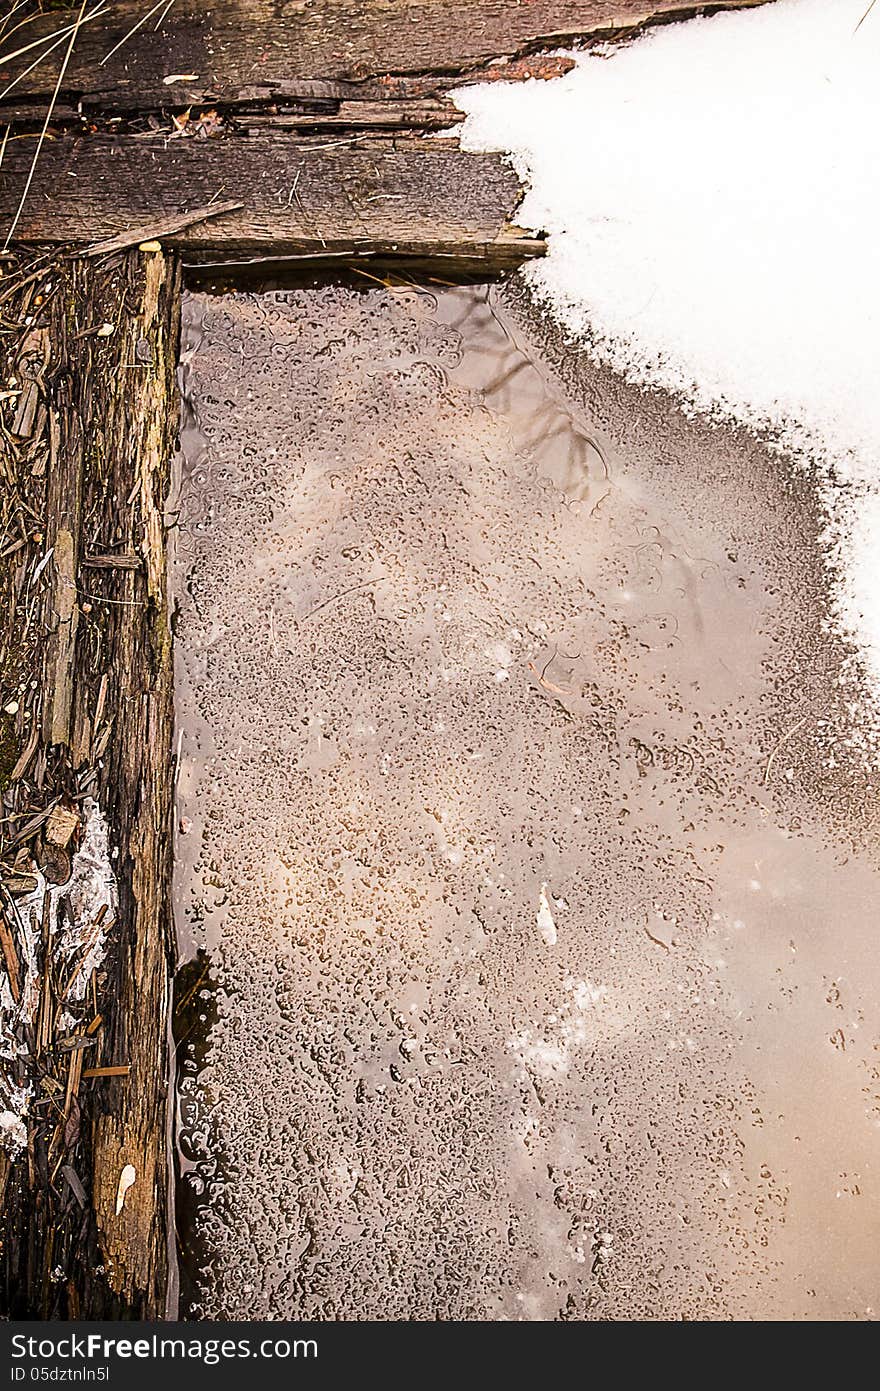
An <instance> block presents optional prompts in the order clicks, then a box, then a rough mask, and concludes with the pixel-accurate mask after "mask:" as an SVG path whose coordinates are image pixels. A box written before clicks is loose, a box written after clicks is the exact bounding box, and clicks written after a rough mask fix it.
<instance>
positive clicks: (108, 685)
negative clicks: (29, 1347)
mask: <svg viewBox="0 0 880 1391" xmlns="http://www.w3.org/2000/svg"><path fill="white" fill-rule="evenodd" d="M5 286H8V288H4V287H5ZM178 299H179V277H178V271H177V269H176V268H175V266H174V264H173V263H171V262H169V261H168V260H167V259H166V258H165V256H164V255H163V254H161V253H140V252H138V251H130V252H123V253H118V254H117V255H115V256H114V257H113V258H110V259H105V260H104V261H103V262H102V261H98V260H81V259H67V260H65V261H64V262H63V263H56V262H55V261H54V260H53V259H52V258H50V257H47V256H46V255H45V254H43V255H41V256H39V257H37V258H36V260H35V261H34V262H33V263H32V266H31V267H30V268H29V267H28V265H27V264H24V265H22V264H21V263H19V264H18V265H17V266H16V265H14V264H13V266H12V267H11V268H10V270H9V272H8V273H7V275H6V276H5V277H4V278H3V279H0V301H2V313H3V319H4V325H5V326H6V327H7V328H8V327H9V325H10V324H12V325H15V324H18V323H22V322H23V320H24V319H25V318H26V317H30V318H32V320H34V322H35V323H36V325H37V326H38V327H39V329H40V332H41V333H43V334H44V335H45V360H43V359H42V358H41V360H40V370H39V383H40V403H39V414H38V416H37V417H35V421H34V426H33V428H32V429H31V431H30V433H29V434H28V435H26V436H22V435H19V436H15V435H13V434H12V432H11V431H10V430H9V429H8V422H7V428H6V429H3V430H0V441H2V445H3V448H2V454H0V460H2V466H0V521H2V526H3V530H2V535H0V551H3V550H5V551H6V552H7V554H8V557H9V558H8V560H7V561H6V562H5V566H4V570H3V576H2V581H0V677H2V692H0V695H2V704H3V706H4V708H12V707H13V706H15V707H16V709H15V714H14V716H8V715H7V716H6V725H5V729H4V733H5V744H4V757H3V760H2V762H0V789H2V797H3V821H2V826H0V880H2V881H4V883H5V885H6V887H5V888H4V889H3V890H2V891H0V910H2V911H3V916H4V921H5V923H6V926H7V928H8V929H10V930H11V932H12V933H13V938H14V936H15V933H16V932H17V931H19V930H20V924H19V923H18V922H17V918H18V915H17V911H16V903H17V902H18V903H20V902H22V899H21V881H22V876H23V870H24V869H25V868H26V867H27V865H30V867H31V868H34V863H33V862H35V863H36V865H39V866H40V868H41V869H42V870H43V872H44V873H46V875H47V876H48V874H49V868H48V864H49V860H48V859H47V855H48V853H49V852H50V851H51V852H52V854H54V855H55V856H57V855H59V854H66V853H67V851H66V850H64V848H63V845H64V844H65V843H66V841H67V840H68V839H70V846H69V849H70V850H73V849H75V844H76V839H77V835H78V834H79V832H78V831H77V829H76V828H77V827H78V825H79V824H80V822H81V821H82V819H83V809H84V806H85V804H86V799H87V798H94V799H95V800H96V801H97V803H98V805H99V807H100V809H101V811H102V813H103V815H104V817H105V819H106V822H107V824H108V826H109V837H110V844H111V847H112V852H113V854H114V859H113V861H112V863H113V868H114V871H115V875H116V879H117V883H118V900H119V901H118V910H117V913H116V918H115V921H114V922H112V925H108V927H107V933H106V935H107V955H106V957H105V960H104V962H103V963H102V965H101V967H100V969H99V970H98V971H97V972H95V973H93V975H92V977H91V979H90V980H89V983H88V988H87V992H86V995H85V998H84V1000H83V1004H82V1008H81V1009H80V1010H79V1018H75V1019H74V1020H73V1021H72V1022H71V1020H70V1019H59V1005H60V1002H61V999H62V993H63V982H62V981H61V980H60V979H59V976H58V972H57V969H56V968H55V967H53V964H52V962H51V960H50V957H49V953H48V950H47V949H46V948H45V944H44V948H43V950H42V954H41V956H40V958H39V973H40V979H39V983H38V987H37V993H38V994H39V998H40V1000H41V1002H42V1001H45V1007H44V1008H42V1010H41V1015H40V1020H39V1027H37V1028H32V1027H30V1026H29V1025H28V1024H27V1021H26V1020H24V1021H22V1022H21V1024H20V1026H19V1038H20V1042H21V1043H22V1045H23V1046H24V1047H25V1050H26V1056H25V1057H23V1058H22V1059H20V1060H19V1063H17V1064H16V1066H17V1067H19V1068H20V1069H21V1075H20V1076H19V1077H18V1079H17V1080H18V1081H19V1082H25V1083H27V1084H28V1085H29V1086H30V1087H31V1088H32V1091H33V1095H32V1101H31V1106H30V1109H29V1115H28V1117H27V1127H28V1150H27V1153H26V1154H25V1155H22V1156H20V1157H19V1158H18V1159H17V1160H16V1161H15V1162H10V1158H9V1157H8V1156H7V1155H6V1154H4V1155H3V1158H2V1161H0V1180H2V1181H3V1182H4V1186H5V1201H4V1208H3V1216H2V1228H0V1307H2V1310H3V1312H4V1313H6V1314H11V1315H13V1316H15V1315H17V1316H19V1317H21V1316H24V1317H37V1318H50V1317H81V1318H107V1317H120V1316H126V1317H128V1316H134V1317H141V1318H155V1317H161V1316H162V1314H163V1313H164V1311H165V1300H166V1286H167V1271H168V1261H167V1241H168V1205H167V1196H168V1188H169V1172H168V1162H169V1161H168V1153H167V1126H168V1076H169V1056H168V1045H167V1036H168V1032H167V1031H168V999H169V982H170V973H171V969H172V963H173V952H172V923H171V910H170V882H171V803H172V722H173V711H172V666H171V640H170V631H169V623H168V613H167V604H166V590H165V572H166V544H165V524H164V520H163V507H164V502H165V496H166V492H167V487H168V479H169V465H170V459H171V456H172V451H173V448H174V440H175V435H176V404H175V403H176V392H175V368H176V358H177V333H178V330H177V314H178ZM103 325H109V326H111V330H110V331H107V330H104V331H102V332H101V333H100V334H99V333H97V332H95V331H94V330H96V329H101V328H102V326H103ZM31 332H32V330H31ZM41 351H42V350H41ZM10 368H11V372H10V370H9V369H10ZM21 371H22V365H21V353H20V352H18V353H17V354H14V360H13V361H12V362H11V363H7V373H6V374H4V379H5V380H8V377H9V375H14V376H15V377H16V378H17V379H19V380H20V379H21ZM14 408H15V403H14V401H12V402H7V403H6V405H5V406H4V407H3V408H2V409H3V410H4V411H8V412H10V413H11V411H12V410H13V409H14ZM10 547H14V548H15V549H14V550H13V551H12V553H11V554H10V553H9V548H10ZM115 556H119V557H120V558H121V559H122V560H123V561H124V563H123V564H121V565H113V564H101V565H98V566H95V565H89V564H88V561H89V558H90V557H98V558H100V559H102V560H103V561H106V560H107V559H108V558H111V559H112V558H113V557H115ZM133 561H135V562H136V563H132V562H133ZM62 808H66V812H65V810H63V809H62ZM47 809H48V814H45V813H46V810H47ZM74 812H75V813H76V815H73V814H72V813H74ZM41 818H42V819H41ZM59 843H60V844H59ZM68 872H69V862H68ZM16 875H17V876H18V879H16ZM56 878H63V874H62V875H61V876H56ZM14 945H15V943H14ZM16 950H17V947H16ZM74 1011H75V1012H76V1007H75V1006H74ZM62 1035H63V1037H62ZM9 1080H10V1079H8V1078H5V1079H4V1085H5V1084H6V1083H8V1081H9ZM59 1108H61V1115H62V1122H63V1123H59V1122H58V1120H57V1115H58V1111H59ZM126 1165H131V1166H132V1168H133V1169H134V1171H135V1175H136V1180H135V1183H134V1184H133V1186H132V1187H131V1188H130V1190H129V1191H128V1192H127V1193H126V1195H125V1201H124V1204H123V1205H122V1209H121V1211H117V1206H118V1204H117V1193H118V1188H119V1179H120V1174H121V1172H122V1170H123V1168H124V1167H125V1166H126Z"/></svg>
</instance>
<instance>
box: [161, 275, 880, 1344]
mask: <svg viewBox="0 0 880 1391" xmlns="http://www.w3.org/2000/svg"><path fill="white" fill-rule="evenodd" d="M187 316H188V328H187V342H186V343H185V352H184V363H185V366H186V365H187V364H188V366H187V391H188V394H189V396H190V400H191V405H192V408H193V409H194V411H195V413H196V419H195V420H194V421H193V422H192V423H191V425H190V427H189V428H188V429H187V430H186V431H185V444H186V450H187V455H188V459H187V464H186V467H185V478H184V482H183V487H182V496H181V528H180V558H179V559H180V564H179V586H178V588H179V596H178V597H179V604H180V614H179V623H178V645H177V652H178V711H179V726H180V738H181V770H180V787H179V792H180V796H179V817H180V826H181V828H182V829H181V834H180V836H179V838H178V863H177V898H178V912H179V923H180V927H181V932H182V935H183V937H184V938H185V940H186V942H187V943H188V945H189V946H190V948H193V947H202V948H205V949H206V950H207V952H208V953H209V955H210V960H211V963H212V971H213V975H214V978H215V979H216V982H217V990H216V994H215V996H214V1001H213V1005H212V1009H216V1012H217V1018H216V1021H215V1022H214V1023H213V1027H212V1028H211V1031H210V1035H209V1038H208V1041H207V1045H206V1047H205V1048H204V1049H203V1048H202V1047H201V1046H200V1047H199V1048H198V1050H196V1049H195V1048H194V1046H193V1045H192V1043H191V1042H188V1043H187V1044H185V1045H183V1046H182V1048H181V1055H180V1056H181V1060H182V1080H181V1089H180V1097H181V1101H180V1105H181V1116H182V1133H181V1137H180V1141H181V1152H182V1156H183V1160H182V1162H183V1167H184V1171H185V1174H184V1187H185V1190H186V1193H187V1195H188V1196H187V1199H186V1208H187V1217H186V1223H185V1224H184V1225H185V1226H187V1228H189V1227H190V1226H191V1225H192V1224H194V1226H195V1229H196V1232H197V1240H196V1241H195V1243H194V1244H193V1248H192V1249H191V1250H190V1251H189V1253H188V1254H187V1271H186V1275H187V1279H186V1282H185V1283H186V1286H187V1289H188V1294H187V1300H188V1311H189V1313H191V1314H196V1315H200V1316H204V1317H231V1318H236V1317H243V1318H247V1317H255V1318H260V1317H269V1318H271V1317H277V1318H327V1319H353V1318H423V1319H433V1318H436V1317H439V1318H449V1319H452V1318H477V1319H496V1318H511V1319H518V1318H550V1319H556V1318H565V1319H580V1318H606V1319H607V1318H617V1319H636V1318H664V1319H678V1318H688V1319H694V1318H728V1317H761V1318H763V1317H768V1318H786V1319H790V1318H794V1319H800V1318H864V1317H870V1316H871V1315H872V1313H873V1308H872V1306H873V1302H874V1300H875V1299H876V1282H877V1275H878V1270H877V1266H878V1258H877V1255H876V1249H875V1243H874V1241H873V1240H872V1238H871V1230H872V1228H873V1227H874V1224H875V1223H876V1220H877V1217H878V1206H880V1204H878V1168H877V1146H878V1138H880V1052H878V1051H877V1048H878V1029H877V1025H878V1005H877V1001H878V999H880V991H878V985H880V981H878V976H880V967H878V964H877V952H876V948H875V941H874V937H875V927H874V921H875V915H874V904H875V903H876V901H877V890H878V878H877V872H876V870H875V868H874V867H873V865H872V864H871V863H870V861H869V859H868V857H867V854H866V852H865V851H864V850H863V849H860V841H859V836H860V835H862V836H863V838H864V840H865V841H866V842H868V841H870V838H871V836H872V835H873V834H874V833H875V828H874V827H873V826H872V820H871V816H872V808H873V804H874V797H873V795H872V792H871V789H870V787H868V786H867V784H866V783H865V781H864V778H865V776H866V775H865V774H863V773H862V772H860V771H859V765H857V764H852V765H851V763H850V760H849V757H848V751H847V747H846V742H845V738H846V711H845V708H843V707H842V706H841V699H840V694H839V690H840V688H839V685H838V676H839V672H840V668H841V664H842V662H843V660H844V657H845V654H844V653H843V651H842V650H841V649H840V648H839V647H838V646H837V645H836V643H835V640H833V639H831V638H828V637H827V636H824V635H823V621H824V619H825V618H826V617H827V613H826V609H825V605H824V599H823V591H822V584H823V581H822V574H821V562H820V560H819V558H818V550H817V548H816V545H815V540H816V532H817V530H818V528H819V526H820V519H819V518H818V516H817V515H816V514H815V508H814V507H813V505H812V504H811V501H810V492H809V488H808V486H807V485H806V483H804V482H803V481H801V482H798V480H797V477H796V476H795V477H794V481H791V479H790V478H789V474H788V472H787V470H786V466H785V465H784V464H783V463H782V462H781V461H780V460H779V459H776V458H773V457H772V456H770V455H769V454H766V453H764V452H763V451H762V450H761V449H760V448H759V447H758V446H757V445H756V444H755V443H754V442H750V441H749V440H748V439H747V438H745V437H739V436H736V435H734V434H732V433H729V432H725V431H722V430H719V429H717V428H716V429H713V428H712V427H710V426H707V425H703V424H700V423H699V422H696V421H688V420H686V419H685V418H684V417H682V416H680V415H678V414H676V412H675V411H674V409H673V408H672V407H671V406H670V405H668V404H667V403H666V402H665V401H664V400H663V398H661V397H656V398H652V399H645V398H643V397H641V396H640V395H639V394H638V392H637V391H636V389H635V388H632V387H628V386H626V385H625V384H623V383H622V382H620V381H619V380H618V379H617V378H615V377H614V376H613V375H612V374H611V373H610V371H608V370H606V369H601V368H596V367H592V366H590V365H589V364H588V363H587V362H586V360H585V359H580V360H578V359H572V358H571V357H559V356H558V354H559V345H558V343H557V342H555V341H554V340H553V338H552V336H548V335H549V334H551V332H552V331H551V330H549V329H546V328H545V329H543V330H540V329H539V328H538V327H537V326H536V324H535V323H534V322H533V319H532V314H531V310H530V309H529V306H528V303H527V302H526V301H525V300H524V297H523V295H522V292H521V291H520V290H517V289H512V290H507V291H505V292H504V294H503V296H502V295H501V294H500V293H499V292H497V291H493V292H492V293H491V294H487V292H486V291H485V290H483V289H462V290H448V291H442V292H439V293H438V294H432V293H429V292H427V291H425V290H418V289H415V288H405V289H396V290H385V289H373V290H369V291H361V290H356V289H352V288H344V287H335V288H332V287H331V288H327V287H323V288H322V287H318V288H312V287H308V288H300V289H296V290H293V291H287V292H284V293H279V294H265V295H261V296H257V295H244V294H238V295H234V296H227V297H224V298H210V297H202V296H191V297H190V298H189V300H188V305H187ZM538 338H541V340H542V341H541V342H540V343H539V342H538V341H537V340H538ZM539 349H540V351H539ZM206 1011H207V1004H206Z"/></svg>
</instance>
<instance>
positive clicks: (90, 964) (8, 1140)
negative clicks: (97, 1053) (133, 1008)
mask: <svg viewBox="0 0 880 1391" xmlns="http://www.w3.org/2000/svg"><path fill="white" fill-rule="evenodd" d="M83 816H84V820H83V836H82V842H81V844H80V846H79V849H78V850H77V851H75V853H74V855H73V859H72V861H71V874H70V878H69V879H68V881H67V883H66V884H58V885H55V884H49V883H47V881H46V878H45V876H44V875H43V874H41V873H40V871H39V870H38V869H34V875H35V878H36V880H37V886H36V888H35V889H34V890H33V891H32V892H31V893H29V894H27V895H25V896H23V897H22V898H19V899H18V900H16V903H15V909H16V942H17V945H18V951H19V958H20V960H21V963H22V966H23V972H22V981H21V992H20V999H19V1000H18V1002H16V1001H15V999H14V997H13V994H12V989H11V986H10V983H9V977H8V974H7V973H6V971H5V970H0V1057H2V1058H4V1059H6V1060H8V1061H13V1062H14V1061H16V1060H18V1059H21V1058H24V1057H26V1056H27V1050H26V1048H25V1047H24V1045H23V1044H22V1043H21V1042H20V1041H19V1037H18V1035H19V1034H20V1032H21V1026H22V1025H23V1024H30V1023H32V1022H33V1020H34V1017H35V1013H36V1007H37V1001H38V998H39V985H40V960H39V952H40V943H41V937H42V930H43V921H44V915H46V914H48V918H47V921H48V927H49V948H50V951H51V953H52V957H53V961H54V962H55V966H56V972H57V973H58V974H59V975H60V976H62V978H67V977H68V975H69V971H70V965H71V964H72V963H74V962H75V969H74V970H73V973H72V975H70V978H69V984H68V986H67V990H66V993H65V996H64V1003H69V1004H72V1003H74V1002H75V1001H78V1000H82V999H83V998H84V996H85V992H86V989H87V987H88V983H89V980H90V978H91V975H92V972H93V971H95V970H97V968H98V967H99V966H100V964H101V962H102V961H103V959H104V953H105V950H106V940H107V934H108V932H109V931H110V928H111V927H112V925H113V921H114V919H115V915H116V908H117V904H118V887H117V882H116V875H115V874H114V872H113V868H112V864H111V859H110V848H109V835H108V829H107V822H106V820H105V819H104V815H103V813H102V812H101V809H100V807H99V806H98V803H97V802H96V801H95V800H94V799H93V798H91V797H90V798H87V799H86V800H85V802H84V803H83ZM62 967H63V970H61V969H59V968H62ZM61 1021H63V1022H64V1025H65V1027H69V1026H70V1025H71V1024H72V1023H73V1022H74V1021H73V1016H72V1015H71V1014H70V1013H69V1011H67V1010H64V1011H63V1012H62V1015H61ZM31 1095H32V1089H31V1087H30V1086H29V1085H28V1086H24V1087H21V1086H16V1085H13V1084H11V1083H4V1085H3V1088H2V1097H0V1146H2V1147H3V1148H4V1149H5V1150H6V1151H7V1153H8V1154H9V1155H10V1156H11V1157H12V1158H13V1159H15V1158H17V1157H18V1156H19V1154H20V1153H21V1152H22V1149H23V1148H24V1147H25V1146H26V1145H27V1127H26V1124H25V1121H26V1117H27V1112H28V1105H29V1102H30V1097H31Z"/></svg>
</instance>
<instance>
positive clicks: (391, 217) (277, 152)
mask: <svg viewBox="0 0 880 1391" xmlns="http://www.w3.org/2000/svg"><path fill="white" fill-rule="evenodd" d="M30 149H31V146H30V142H29V141H19V142H17V144H16V146H15V148H14V150H13V151H12V152H11V153H10V152H9V151H7V160H6V163H5V165H4V176H5V177H4V181H3V184H2V188H0V227H2V226H3V225H4V224H5V225H8V224H9V222H10V220H11V218H12V216H13V215H14V211H15V208H16V206H17V204H18V199H19V193H20V189H21V187H22V184H23V180H24V178H25V176H26V172H27V167H28V164H29V159H30V154H29V151H30ZM233 194H234V196H235V199H236V200H237V201H239V202H240V203H241V204H242V207H241V209H240V210H239V211H235V212H230V213H228V214H227V215H225V216H222V217H216V218H211V219H210V220H204V221H200V222H198V223H197V224H195V225H193V226H188V227H184V228H182V229H181V230H180V231H178V232H176V233H174V234H172V235H170V236H169V237H168V239H167V240H168V244H169V245H171V246H176V247H183V248H185V249H186V251H187V259H203V260H211V259H213V258H217V257H226V258H230V257H233V258H234V257H236V256H238V255H242V256H253V255H266V256H278V255H299V256H307V257H311V258H314V259H316V260H320V259H322V258H327V259H336V258H339V257H340V256H345V255H351V256H361V255H369V256H383V255H388V256H393V257H396V258H400V259H405V258H410V259H416V260H418V261H419V262H420V263H421V264H425V263H427V262H435V263H439V264H443V263H444V262H448V261H451V260H455V261H458V262H460V263H467V262H468V260H469V259H470V260H472V261H473V262H475V263H478V264H480V265H482V266H483V268H484V269H485V270H486V271H487V272H491V271H493V270H501V269H504V268H507V267H510V266H514V265H517V264H519V263H520V262H521V261H522V260H523V259H524V258H525V257H527V256H529V255H534V254H537V253H540V252H541V251H542V250H543V245H542V243H541V242H539V241H536V240H534V239H533V238H530V237H528V236H526V235H525V234H524V233H523V232H522V231H521V230H520V229H519V228H517V227H515V226H513V225H511V222H510V219H511V218H512V217H513V215H514V212H515V209H516V206H517V203H518V202H519V198H520V187H519V181H518V179H517V177H516V175H515V174H514V172H513V170H512V169H511V168H510V167H509V166H508V165H507V164H505V163H504V161H503V160H502V159H501V158H500V157H499V156H496V155H468V154H465V153H463V152H462V151H461V150H460V149H458V147H457V146H456V145H455V143H454V142H452V141H446V140H422V141H419V140H414V139H400V140H396V141H391V140H379V139H373V140H371V141H370V142H369V143H368V144H366V143H365V144H361V143H359V142H357V141H332V140H331V141H322V140H298V139H297V138H295V137H293V136H290V135H286V134H285V133H283V132H276V133H274V134H250V135H247V136H245V135H241V136H230V137H228V138H225V139H224V138H220V139H214V140H177V141H164V140H142V139H138V138H136V137H129V136H119V137H107V136H80V137H74V136H65V137H62V138H59V139H57V140H55V141H52V142H51V143H50V144H49V143H47V144H46V145H45V146H44V148H43V152H42V155H41V159H40V163H39V166H38V170H37V175H36V178H35V180H34V184H33V186H32V188H31V192H30V196H29V199H28V202H27V205H26V207H25V211H24V215H23V217H22V219H21V221H20V223H19V226H18V230H17V234H16V236H17V239H18V240H20V241H31V242H43V243H45V242H56V243H58V242H61V243H64V244H67V245H69V244H71V243H84V242H93V241H97V240H101V239H104V238H109V237H113V236H115V235H117V234H121V233H125V232H128V231H130V230H131V229H132V228H137V227H140V226H142V225H146V224H149V223H155V222H157V221H159V220H161V219H163V218H164V217H175V216H176V215H178V214H179V213H181V212H182V211H185V210H186V209H192V208H202V207H204V206H205V205H207V204H210V203H212V202H218V201H220V200H224V201H225V200H226V199H228V198H230V196H231V195H233Z"/></svg>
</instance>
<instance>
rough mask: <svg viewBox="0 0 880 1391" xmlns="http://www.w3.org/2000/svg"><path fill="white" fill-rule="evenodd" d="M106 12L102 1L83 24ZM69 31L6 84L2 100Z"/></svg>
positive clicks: (0, 95) (61, 42) (63, 33)
mask: <svg viewBox="0 0 880 1391" xmlns="http://www.w3.org/2000/svg"><path fill="white" fill-rule="evenodd" d="M106 13H107V6H106V5H105V4H103V3H101V4H99V5H98V6H97V8H96V9H94V10H92V11H91V13H90V14H87V15H86V16H85V18H84V19H83V24H88V23H89V21H90V20H92V19H100V17H101V15H104V14H106ZM74 27H75V26H74ZM69 32H70V30H69V29H65V30H64V31H63V32H62V35H61V38H60V39H56V40H55V42H54V43H53V44H52V45H51V46H50V47H49V48H47V49H46V50H45V52H43V53H41V54H40V56H39V57H38V58H35V59H34V61H33V62H32V63H29V64H28V66H27V67H26V68H25V70H24V72H20V73H19V74H18V77H14V78H13V79H12V81H11V82H8V83H7V84H6V86H5V87H4V88H3V91H2V92H0V101H2V100H3V98H4V97H6V96H8V95H9V93H10V92H11V91H12V89H13V87H17V86H18V84H19V82H23V81H24V79H25V78H26V77H28V76H29V75H30V73H32V72H33V70H34V68H38V67H39V66H40V64H41V63H42V62H43V61H44V60H45V59H46V58H48V57H49V54H50V53H54V52H55V49H56V48H60V47H61V45H62V44H63V43H64V40H65V38H66V36H67V35H68V34H69Z"/></svg>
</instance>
